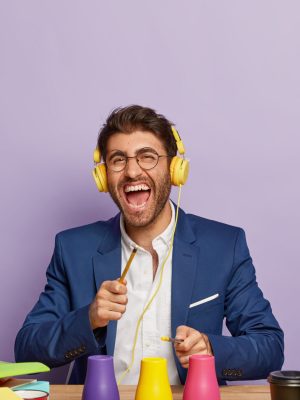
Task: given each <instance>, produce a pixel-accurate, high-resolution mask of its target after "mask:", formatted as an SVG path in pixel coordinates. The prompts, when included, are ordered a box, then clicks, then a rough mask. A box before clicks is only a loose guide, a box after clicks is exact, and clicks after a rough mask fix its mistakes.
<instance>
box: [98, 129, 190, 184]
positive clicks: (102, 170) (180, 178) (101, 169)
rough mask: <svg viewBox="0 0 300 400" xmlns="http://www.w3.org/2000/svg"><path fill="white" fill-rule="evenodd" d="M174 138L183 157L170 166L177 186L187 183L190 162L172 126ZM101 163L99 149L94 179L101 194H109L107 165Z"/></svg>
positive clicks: (173, 161)
mask: <svg viewBox="0 0 300 400" xmlns="http://www.w3.org/2000/svg"><path fill="white" fill-rule="evenodd" d="M171 129H172V133H173V136H174V138H175V140H176V146H177V150H178V153H179V154H180V155H183V157H179V156H174V157H173V158H172V161H171V165H170V174H171V183H172V185H175V186H181V185H184V184H185V182H186V181H187V178H188V175H189V167H190V166H189V162H188V160H186V159H185V158H184V153H185V150H184V145H183V142H182V140H181V138H180V136H179V133H178V132H177V130H176V129H175V128H174V126H171ZM100 162H101V153H100V150H99V149H98V148H96V150H95V151H94V164H95V166H94V169H93V177H94V179H95V182H96V185H97V188H98V190H99V192H108V185H107V174H106V166H105V164H103V163H102V164H100Z"/></svg>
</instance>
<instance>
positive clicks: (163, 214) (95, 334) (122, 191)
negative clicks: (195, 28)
mask: <svg viewBox="0 0 300 400" xmlns="http://www.w3.org/2000/svg"><path fill="white" fill-rule="evenodd" d="M172 129H173V128H172V127H171V124H170V122H169V121H168V120H167V119H166V118H165V117H164V116H162V115H159V114H157V113H156V112H155V111H154V110H152V109H149V108H145V107H141V106H130V107H125V108H120V109H117V110H115V111H113V112H112V114H111V115H110V116H109V117H108V119H107V121H106V123H105V124H104V126H103V128H102V130H101V131H100V134H99V138H98V144H97V148H98V149H99V151H100V153H101V156H102V158H103V160H104V163H105V164H104V165H103V164H100V165H97V166H96V169H95V170H94V177H95V178H96V182H97V185H98V188H99V189H100V190H101V191H106V190H108V191H109V193H110V195H111V197H112V199H113V200H114V202H115V203H116V204H117V206H118V207H119V209H120V214H118V215H117V216H115V217H114V218H112V219H110V220H108V221H101V222H96V223H94V224H91V225H87V226H83V227H80V228H75V229H70V230H68V231H65V232H62V233H60V234H58V235H57V237H56V244H55V251H54V255H53V258H52V260H51V263H50V265H49V267H48V270H47V279H48V282H47V285H46V287H45V290H44V292H43V293H42V294H41V296H40V298H39V301H38V302H37V304H36V305H35V307H34V308H33V310H32V311H31V312H30V313H29V315H28V316H27V318H26V320H25V322H24V325H23V327H22V329H21V330H20V332H19V333H18V336H17V338H16V345H15V353H16V359H17V360H18V361H26V360H28V361H33V360H38V361H41V362H44V363H45V364H47V365H49V366H50V367H55V366H59V365H62V364H65V363H68V362H70V361H72V360H75V364H74V368H73V372H72V376H71V382H72V383H83V382H84V377H85V372H86V362H87V357H88V356H89V355H92V354H113V355H114V363H115V371H116V375H117V378H118V379H120V378H122V379H123V380H122V383H125V384H126V383H127V384H134V383H137V380H138V376H139V366H140V360H141V358H143V357H147V356H161V357H165V358H167V360H168V370H169V378H170V382H171V383H172V384H176V383H179V382H181V383H184V382H185V379H186V373H187V368H188V363H189V356H190V355H191V354H210V355H211V354H213V355H214V357H215V362H216V372H217V377H218V380H219V382H220V383H224V382H225V380H233V379H240V380H248V379H261V378H266V377H267V375H268V374H269V372H270V371H272V370H277V369H280V368H281V366H282V363H283V333H282V331H281V329H280V327H279V325H278V323H277V322H276V320H275V318H274V316H273V315H272V311H271V307H270V304H269V303H268V301H267V300H265V299H264V298H263V295H262V292H261V291H260V289H259V288H258V286H257V283H256V278H255V270H254V267H253V265H252V260H251V258H250V255H249V251H248V248H247V244H246V240H245V235H244V232H243V230H241V229H239V228H235V227H232V226H229V225H225V224H221V223H218V222H215V221H210V220H207V219H204V218H201V217H197V216H195V215H189V214H185V213H184V212H183V211H182V210H179V217H178V223H177V226H176V221H175V212H176V206H175V205H174V204H173V203H172V202H171V201H170V200H169V195H170V190H171V183H172V182H174V180H175V181H176V176H175V177H174V176H173V175H174V165H173V164H174V160H175V161H176V163H177V161H178V159H179V164H180V165H184V167H187V165H186V160H182V159H181V158H179V157H177V158H176V159H175V158H174V157H175V156H176V153H177V148H178V149H179V150H180V149H181V150H180V153H182V152H184V150H182V147H181V145H182V143H181V142H180V138H179V137H178V136H177V132H176V131H175V130H174V129H173V130H172ZM101 156H100V155H99V154H98V155H97V153H96V156H95V161H96V162H97V164H98V163H99V162H100V157H101ZM176 168H177V167H176ZM180 168H181V166H180V167H179V170H180ZM177 172H178V171H176V173H175V175H177ZM179 174H180V171H179ZM183 175H186V171H185V173H184V174H183ZM184 180H185V179H183V181H182V183H184ZM179 183H180V182H179ZM175 227H176V231H175V236H173V234H174V229H175ZM173 239H174V241H173ZM133 249H137V252H136V256H135V258H134V259H133V262H132V265H131V267H130V269H129V272H128V273H127V276H126V280H125V281H124V282H123V283H122V282H120V280H119V278H120V276H121V273H122V271H123V270H124V268H125V264H126V262H127V261H128V259H129V257H130V254H131V252H132V250H133ZM224 318H226V324H227V327H228V329H229V331H230V332H231V334H232V337H227V336H222V324H223V319H224ZM166 335H167V336H172V337H175V336H176V338H177V339H182V342H181V343H176V344H175V345H172V344H171V343H166V342H163V341H161V340H160V337H161V336H166ZM125 372H126V374H125Z"/></svg>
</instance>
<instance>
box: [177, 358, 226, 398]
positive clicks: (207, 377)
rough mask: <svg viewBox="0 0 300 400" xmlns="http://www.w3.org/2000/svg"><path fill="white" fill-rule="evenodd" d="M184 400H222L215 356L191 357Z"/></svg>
mask: <svg viewBox="0 0 300 400" xmlns="http://www.w3.org/2000/svg"><path fill="white" fill-rule="evenodd" d="M183 400H220V390H219V385H218V381H217V377H216V369H215V357H214V356H209V355H199V354H194V355H192V356H190V358H189V369H188V374H187V378H186V382H185V386H184V390H183Z"/></svg>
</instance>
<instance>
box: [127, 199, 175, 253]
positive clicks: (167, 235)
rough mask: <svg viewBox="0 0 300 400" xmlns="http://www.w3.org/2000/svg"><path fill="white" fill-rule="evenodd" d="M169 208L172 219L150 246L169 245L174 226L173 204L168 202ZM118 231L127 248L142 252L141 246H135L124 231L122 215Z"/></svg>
mask: <svg viewBox="0 0 300 400" xmlns="http://www.w3.org/2000/svg"><path fill="white" fill-rule="evenodd" d="M169 202H170V206H171V212H172V217H171V221H170V223H169V225H168V226H167V227H166V229H165V230H164V231H163V232H162V233H161V234H160V235H158V236H157V237H156V238H154V239H153V241H152V245H153V247H155V244H158V243H159V242H163V243H164V244H165V245H169V243H170V241H171V238H172V233H173V229H174V224H175V208H174V205H173V203H172V202H171V201H170V200H169ZM120 230H121V237H122V241H123V243H124V244H125V245H126V246H128V247H129V248H131V249H134V248H138V249H141V250H144V249H143V248H142V247H141V246H139V245H138V244H136V243H135V242H134V241H133V240H132V239H131V238H130V237H129V236H128V234H127V232H126V230H125V225H124V217H123V214H121V217H120Z"/></svg>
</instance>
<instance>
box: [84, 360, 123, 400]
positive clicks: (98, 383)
mask: <svg viewBox="0 0 300 400" xmlns="http://www.w3.org/2000/svg"><path fill="white" fill-rule="evenodd" d="M82 400H120V395H119V390H118V386H117V382H116V377H115V371H114V364H113V357H111V356H90V357H89V358H88V364H87V371H86V378H85V382H84V388H83V393H82Z"/></svg>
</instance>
